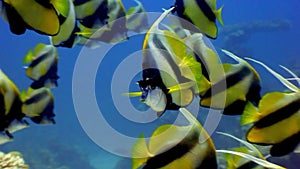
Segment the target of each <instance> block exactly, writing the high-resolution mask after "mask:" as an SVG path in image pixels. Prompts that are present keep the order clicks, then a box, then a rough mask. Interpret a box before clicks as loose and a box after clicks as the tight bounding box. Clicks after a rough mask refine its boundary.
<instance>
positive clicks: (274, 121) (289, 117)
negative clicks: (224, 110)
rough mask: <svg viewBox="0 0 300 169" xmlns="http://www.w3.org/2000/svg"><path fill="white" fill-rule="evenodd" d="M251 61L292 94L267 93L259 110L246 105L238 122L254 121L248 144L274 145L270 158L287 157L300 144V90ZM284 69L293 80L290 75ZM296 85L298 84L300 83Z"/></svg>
mask: <svg viewBox="0 0 300 169" xmlns="http://www.w3.org/2000/svg"><path fill="white" fill-rule="evenodd" d="M249 59H250V58H249ZM251 60H252V61H255V62H257V63H259V64H261V65H262V66H263V67H265V68H266V69H267V70H268V71H270V72H271V73H272V74H273V75H274V76H275V77H276V78H277V79H278V80H280V82H281V83H282V84H284V85H285V86H286V87H287V88H288V89H289V90H291V92H270V93H266V94H265V95H264V96H263V97H262V99H261V100H260V102H259V104H258V108H256V107H255V106H253V105H252V104H251V103H248V104H247V106H246V109H245V111H244V113H243V115H242V117H241V123H242V124H249V123H253V122H254V125H253V126H252V127H251V128H250V129H249V131H248V133H247V135H246V138H247V140H248V141H249V142H251V143H255V144H263V145H273V146H272V148H271V150H270V154H271V155H272V156H282V155H286V154H288V153H290V152H292V151H293V150H294V149H296V147H297V145H299V143H300V89H299V88H298V87H296V86H295V85H293V84H292V83H290V82H289V81H288V80H286V79H285V78H283V77H282V76H281V75H280V74H278V73H276V72H275V71H273V70H272V69H270V68H269V67H267V66H266V65H265V64H263V63H262V62H259V61H256V60H254V59H251ZM284 69H286V70H287V71H288V72H290V73H291V74H292V75H293V76H294V77H296V75H295V74H294V73H293V72H291V71H290V70H288V69H287V68H284ZM296 79H299V78H298V77H296ZM298 83H299V84H300V80H298Z"/></svg>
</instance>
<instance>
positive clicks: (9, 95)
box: [0, 69, 28, 144]
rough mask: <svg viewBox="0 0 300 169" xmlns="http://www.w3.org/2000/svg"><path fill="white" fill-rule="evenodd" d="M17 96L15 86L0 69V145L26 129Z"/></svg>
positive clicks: (20, 103)
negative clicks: (15, 133) (14, 133)
mask: <svg viewBox="0 0 300 169" xmlns="http://www.w3.org/2000/svg"><path fill="white" fill-rule="evenodd" d="M19 94H20V92H19V89H18V88H17V86H16V85H15V84H14V83H13V81H11V80H10V79H9V78H8V76H6V74H5V73H4V72H3V71H2V70H1V69H0V144H4V143H6V142H9V141H12V140H13V136H12V133H13V132H15V131H18V130H21V129H23V128H26V127H28V123H26V121H25V120H23V117H25V114H23V113H22V111H21V106H22V101H21V98H20V95H19Z"/></svg>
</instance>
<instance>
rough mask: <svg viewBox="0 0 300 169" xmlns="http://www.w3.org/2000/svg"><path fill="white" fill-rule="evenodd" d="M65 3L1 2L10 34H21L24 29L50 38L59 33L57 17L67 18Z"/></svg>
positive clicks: (38, 1) (37, 0) (34, 1)
mask: <svg viewBox="0 0 300 169" xmlns="http://www.w3.org/2000/svg"><path fill="white" fill-rule="evenodd" d="M67 1H68V0H53V1H42V0H2V2H3V6H4V11H5V12H4V15H5V18H6V19H7V21H8V22H9V26H10V30H11V32H12V33H14V34H23V33H24V32H25V31H26V29H32V30H35V31H36V32H38V33H40V34H46V35H51V36H53V35H56V34H58V32H59V31H60V22H59V15H63V16H67V13H68V10H69V6H68V2H67Z"/></svg>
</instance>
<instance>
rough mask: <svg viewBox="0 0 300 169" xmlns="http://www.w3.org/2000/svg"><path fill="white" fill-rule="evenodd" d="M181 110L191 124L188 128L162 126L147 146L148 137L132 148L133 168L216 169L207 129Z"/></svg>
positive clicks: (184, 110) (142, 137)
mask: <svg viewBox="0 0 300 169" xmlns="http://www.w3.org/2000/svg"><path fill="white" fill-rule="evenodd" d="M180 111H181V112H182V113H183V115H184V116H185V117H186V118H187V120H188V121H189V123H190V124H189V125H188V126H177V125H172V124H166V125H162V126H160V127H158V128H157V129H156V130H155V131H154V132H153V134H152V135H151V137H150V140H149V144H148V145H147V143H146V140H145V138H144V136H143V135H142V136H140V138H139V139H138V140H137V141H136V143H135V145H134V146H133V149H132V156H133V159H132V169H137V168H139V167H141V166H142V165H143V167H142V168H144V169H146V168H147V169H148V168H161V169H172V168H185V169H196V168H201V169H202V168H203V169H216V168H217V159H216V152H215V147H214V145H213V142H212V140H211V138H210V136H209V135H208V134H207V133H206V131H205V129H204V128H203V127H202V126H201V124H200V123H199V122H198V121H197V119H196V118H195V117H193V115H192V114H191V113H190V112H189V111H188V110H186V109H184V108H180Z"/></svg>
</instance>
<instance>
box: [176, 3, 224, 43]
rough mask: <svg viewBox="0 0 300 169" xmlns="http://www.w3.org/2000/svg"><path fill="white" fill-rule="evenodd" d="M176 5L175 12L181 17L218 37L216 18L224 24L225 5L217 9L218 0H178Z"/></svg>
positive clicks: (209, 35)
mask: <svg viewBox="0 0 300 169" xmlns="http://www.w3.org/2000/svg"><path fill="white" fill-rule="evenodd" d="M174 7H175V9H174V10H173V12H175V13H176V14H177V15H178V16H179V17H181V18H183V19H186V20H188V21H189V22H191V23H192V24H194V25H195V26H196V27H197V28H198V29H200V30H201V31H202V32H203V33H204V34H205V35H207V36H208V37H210V38H212V39H215V38H217V33H218V27H217V25H216V19H218V21H219V22H220V24H221V25H223V19H222V16H221V13H222V9H223V6H222V7H221V8H219V9H218V10H217V7H216V0H176V1H175V5H174ZM182 26H183V27H184V24H182Z"/></svg>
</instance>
